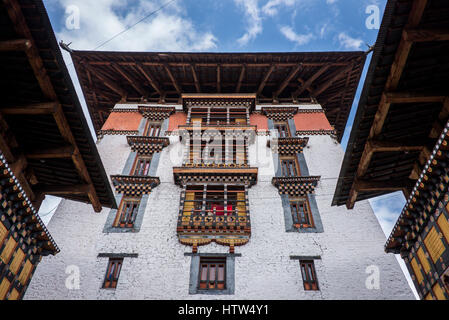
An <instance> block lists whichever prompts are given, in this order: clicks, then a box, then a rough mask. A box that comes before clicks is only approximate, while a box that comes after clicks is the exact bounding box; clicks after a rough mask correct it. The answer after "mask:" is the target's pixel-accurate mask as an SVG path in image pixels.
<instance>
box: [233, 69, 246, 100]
mask: <svg viewBox="0 0 449 320" xmlns="http://www.w3.org/2000/svg"><path fill="white" fill-rule="evenodd" d="M245 72H246V65H245V64H244V65H242V69H241V71H240V76H239V81H238V82H237V87H236V88H235V92H236V93H239V92H240V89H241V88H242V82H243V77H244V76H245Z"/></svg>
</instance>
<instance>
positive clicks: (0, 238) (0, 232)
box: [0, 222, 8, 246]
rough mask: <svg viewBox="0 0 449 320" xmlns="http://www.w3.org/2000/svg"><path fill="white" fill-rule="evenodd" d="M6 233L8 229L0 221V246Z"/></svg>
mask: <svg viewBox="0 0 449 320" xmlns="http://www.w3.org/2000/svg"><path fill="white" fill-rule="evenodd" d="M7 234H8V229H6V227H5V225H4V224H3V223H1V222H0V246H1V245H2V243H3V240H5V238H6V235H7Z"/></svg>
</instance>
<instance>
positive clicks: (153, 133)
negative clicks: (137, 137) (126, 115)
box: [143, 122, 161, 137]
mask: <svg viewBox="0 0 449 320" xmlns="http://www.w3.org/2000/svg"><path fill="white" fill-rule="evenodd" d="M160 132H161V123H160V122H148V123H147V125H146V128H145V131H144V134H143V135H144V136H147V137H158V136H159V134H160Z"/></svg>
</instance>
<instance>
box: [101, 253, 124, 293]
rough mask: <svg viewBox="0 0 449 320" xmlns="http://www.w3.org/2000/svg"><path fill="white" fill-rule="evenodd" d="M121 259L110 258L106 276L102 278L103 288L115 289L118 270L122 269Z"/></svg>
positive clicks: (118, 274)
mask: <svg viewBox="0 0 449 320" xmlns="http://www.w3.org/2000/svg"><path fill="white" fill-rule="evenodd" d="M122 264H123V258H110V259H109V262H108V267H107V269H106V275H105V277H104V283H103V288H117V282H118V278H119V276H120V270H121V269H122Z"/></svg>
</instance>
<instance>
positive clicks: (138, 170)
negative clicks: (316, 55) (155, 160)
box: [133, 156, 151, 176]
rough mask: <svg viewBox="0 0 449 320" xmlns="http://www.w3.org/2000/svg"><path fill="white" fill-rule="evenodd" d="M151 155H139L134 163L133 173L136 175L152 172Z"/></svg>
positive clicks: (145, 174)
mask: <svg viewBox="0 0 449 320" xmlns="http://www.w3.org/2000/svg"><path fill="white" fill-rule="evenodd" d="M150 165H151V157H150V156H139V157H137V159H136V163H135V165H134V171H133V175H135V176H148V175H149V173H150Z"/></svg>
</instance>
